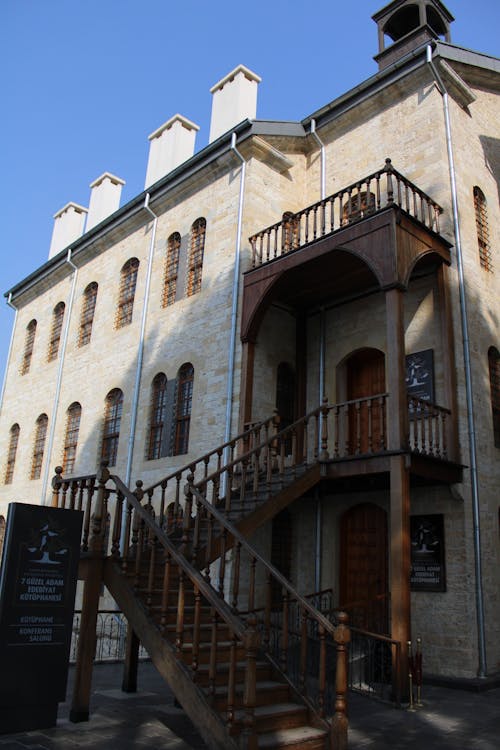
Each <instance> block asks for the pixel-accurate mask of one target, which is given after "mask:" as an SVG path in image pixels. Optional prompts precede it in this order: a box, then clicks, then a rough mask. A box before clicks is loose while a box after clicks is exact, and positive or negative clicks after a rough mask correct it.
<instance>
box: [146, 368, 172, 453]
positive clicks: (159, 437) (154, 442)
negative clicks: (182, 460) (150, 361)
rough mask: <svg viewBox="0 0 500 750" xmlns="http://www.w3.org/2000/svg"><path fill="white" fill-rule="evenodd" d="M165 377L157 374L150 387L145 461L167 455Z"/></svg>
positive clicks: (161, 373) (162, 374)
mask: <svg viewBox="0 0 500 750" xmlns="http://www.w3.org/2000/svg"><path fill="white" fill-rule="evenodd" d="M168 437H169V436H168V435H167V377H166V375H165V374H164V373H163V372H160V373H158V375H156V377H155V378H154V379H153V383H152V386H151V412H150V418H149V437H148V445H147V449H146V459H147V460H148V461H151V460H153V459H155V458H161V457H162V456H166V455H168Z"/></svg>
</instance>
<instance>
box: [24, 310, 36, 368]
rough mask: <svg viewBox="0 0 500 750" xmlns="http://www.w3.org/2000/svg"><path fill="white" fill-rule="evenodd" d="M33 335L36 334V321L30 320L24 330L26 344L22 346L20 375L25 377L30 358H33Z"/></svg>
mask: <svg viewBox="0 0 500 750" xmlns="http://www.w3.org/2000/svg"><path fill="white" fill-rule="evenodd" d="M35 334H36V320H32V321H31V322H30V323H28V325H27V328H26V342H25V344H24V354H23V361H22V365H21V375H25V374H26V373H27V372H29V369H30V366H31V358H32V356H33V348H34V346H35Z"/></svg>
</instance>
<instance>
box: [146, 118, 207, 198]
mask: <svg viewBox="0 0 500 750" xmlns="http://www.w3.org/2000/svg"><path fill="white" fill-rule="evenodd" d="M198 130H199V127H198V125H195V123H194V122H191V121H190V120H187V119H186V118H185V117H182V115H174V116H173V117H171V118H170V120H168V121H167V122H165V123H164V124H163V125H162V126H161V127H159V128H158V130H155V132H154V133H151V135H150V136H149V142H150V145H149V159H148V168H147V170H146V183H145V185H144V187H145V188H148V187H150V185H153V183H155V182H157V180H159V179H160V178H161V177H164V176H165V175H166V174H168V173H169V172H171V171H172V170H173V169H175V168H176V167H178V166H179V164H182V163H183V162H184V161H186V159H189V158H190V157H191V156H192V155H193V154H194V143H195V139H196V132H197V131H198Z"/></svg>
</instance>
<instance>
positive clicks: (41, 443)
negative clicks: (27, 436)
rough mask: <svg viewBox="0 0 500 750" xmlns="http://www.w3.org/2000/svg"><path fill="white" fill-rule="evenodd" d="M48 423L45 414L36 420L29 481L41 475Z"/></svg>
mask: <svg viewBox="0 0 500 750" xmlns="http://www.w3.org/2000/svg"><path fill="white" fill-rule="evenodd" d="M48 423H49V418H48V416H47V415H46V414H40V416H39V417H38V419H37V420H36V432H35V444H34V446H33V458H32V461H31V474H30V479H40V475H41V473H42V463H43V452H44V450H45V438H46V436H47V425H48Z"/></svg>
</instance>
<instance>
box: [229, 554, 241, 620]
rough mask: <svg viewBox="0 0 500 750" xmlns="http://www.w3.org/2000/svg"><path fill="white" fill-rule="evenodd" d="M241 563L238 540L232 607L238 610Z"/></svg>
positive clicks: (233, 571)
mask: <svg viewBox="0 0 500 750" xmlns="http://www.w3.org/2000/svg"><path fill="white" fill-rule="evenodd" d="M240 565H241V542H239V541H238V542H236V545H235V550H234V559H233V570H232V579H233V582H232V589H233V593H232V602H231V604H232V607H233V609H234V610H235V611H236V610H237V609H238V597H239V593H240Z"/></svg>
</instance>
